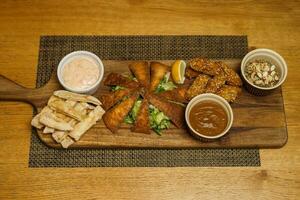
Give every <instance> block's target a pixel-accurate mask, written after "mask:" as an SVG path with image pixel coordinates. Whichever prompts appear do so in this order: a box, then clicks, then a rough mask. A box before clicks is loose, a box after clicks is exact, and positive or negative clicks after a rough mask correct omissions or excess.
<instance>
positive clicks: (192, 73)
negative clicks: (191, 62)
mask: <svg viewBox="0 0 300 200" xmlns="http://www.w3.org/2000/svg"><path fill="white" fill-rule="evenodd" d="M199 74H200V72H197V71H195V70H193V69H192V68H191V67H187V68H186V70H185V76H186V77H187V78H188V79H193V78H196V77H197V76H198V75H199Z"/></svg>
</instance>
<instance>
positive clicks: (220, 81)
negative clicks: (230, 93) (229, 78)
mask: <svg viewBox="0 0 300 200" xmlns="http://www.w3.org/2000/svg"><path fill="white" fill-rule="evenodd" d="M225 81H226V76H225V75H223V74H219V75H216V76H214V77H213V78H211V79H210V80H209V81H208V83H207V86H206V91H205V92H207V93H215V92H217V91H218V90H219V89H220V88H221V87H222V86H223V85H225Z"/></svg>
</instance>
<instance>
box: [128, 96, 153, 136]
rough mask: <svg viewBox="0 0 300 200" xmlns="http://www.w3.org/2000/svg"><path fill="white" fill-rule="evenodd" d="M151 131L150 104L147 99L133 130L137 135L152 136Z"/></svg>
mask: <svg viewBox="0 0 300 200" xmlns="http://www.w3.org/2000/svg"><path fill="white" fill-rule="evenodd" d="M150 129H151V128H150V120H149V103H148V100H147V99H144V100H143V102H142V105H141V107H140V109H139V111H138V114H137V117H136V120H135V123H134V126H133V127H132V129H131V130H132V131H133V132H137V133H146V134H150Z"/></svg>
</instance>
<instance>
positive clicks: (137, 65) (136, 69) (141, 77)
mask: <svg viewBox="0 0 300 200" xmlns="http://www.w3.org/2000/svg"><path fill="white" fill-rule="evenodd" d="M129 69H130V71H131V72H132V73H133V74H134V76H135V77H136V79H137V80H138V82H139V83H140V84H141V86H143V87H146V88H147V87H148V86H149V84H150V68H149V65H148V62H145V61H140V62H134V63H132V64H130V65H129Z"/></svg>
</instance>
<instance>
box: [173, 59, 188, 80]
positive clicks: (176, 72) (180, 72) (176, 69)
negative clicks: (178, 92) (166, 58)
mask: <svg viewBox="0 0 300 200" xmlns="http://www.w3.org/2000/svg"><path fill="white" fill-rule="evenodd" d="M185 68H186V63H185V62H184V61H183V60H176V61H175V62H174V63H173V65H172V78H173V80H174V81H175V83H177V84H183V82H184V79H185V77H184V74H185Z"/></svg>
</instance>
